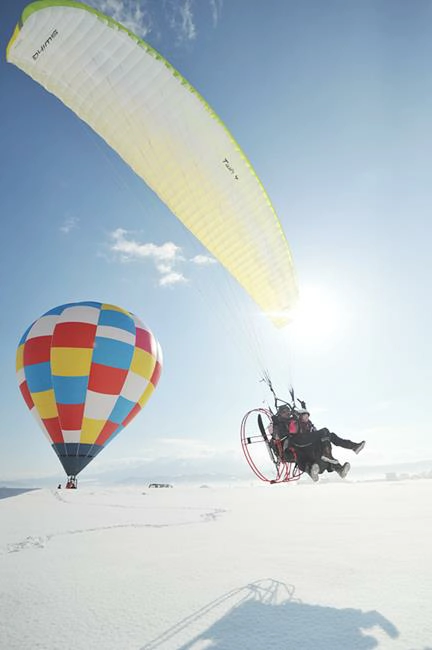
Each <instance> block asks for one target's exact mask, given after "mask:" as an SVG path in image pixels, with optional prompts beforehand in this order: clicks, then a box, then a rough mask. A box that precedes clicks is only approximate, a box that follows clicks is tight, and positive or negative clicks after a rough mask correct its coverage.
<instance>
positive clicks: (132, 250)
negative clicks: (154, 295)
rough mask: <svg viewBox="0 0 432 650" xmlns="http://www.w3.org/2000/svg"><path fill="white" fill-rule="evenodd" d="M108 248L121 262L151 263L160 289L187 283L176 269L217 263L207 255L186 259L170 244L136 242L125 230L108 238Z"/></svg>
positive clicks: (176, 247) (178, 248)
mask: <svg viewBox="0 0 432 650" xmlns="http://www.w3.org/2000/svg"><path fill="white" fill-rule="evenodd" d="M108 248H109V250H110V251H111V253H113V254H114V255H115V256H116V258H117V259H119V260H120V261H121V262H142V261H145V260H150V261H151V262H152V263H153V265H154V267H155V269H156V271H157V272H158V274H159V281H158V284H159V286H161V287H170V286H173V285H175V284H184V283H186V282H189V280H188V278H187V277H186V276H185V275H184V273H183V271H182V270H179V266H183V267H184V266H185V265H187V264H193V265H194V266H198V267H205V266H210V265H212V264H217V260H215V259H214V257H211V256H210V255H203V254H199V255H195V256H194V257H191V258H189V259H188V258H186V257H185V256H184V254H183V251H182V249H181V248H180V246H177V244H174V242H171V241H170V242H165V243H163V244H155V243H153V242H142V241H139V240H138V239H137V238H136V236H135V235H134V234H133V233H131V232H128V231H127V230H125V229H124V228H117V229H116V230H114V231H113V232H111V233H110V234H109V243H108Z"/></svg>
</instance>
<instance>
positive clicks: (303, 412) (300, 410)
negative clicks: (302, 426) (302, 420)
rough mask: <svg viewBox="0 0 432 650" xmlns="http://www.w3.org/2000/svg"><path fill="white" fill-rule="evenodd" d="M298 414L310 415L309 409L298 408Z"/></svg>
mask: <svg viewBox="0 0 432 650" xmlns="http://www.w3.org/2000/svg"><path fill="white" fill-rule="evenodd" d="M296 413H297V415H306V414H307V415H310V413H309V411H308V410H307V409H297V410H296Z"/></svg>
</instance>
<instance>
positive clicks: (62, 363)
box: [16, 302, 162, 475]
mask: <svg viewBox="0 0 432 650" xmlns="http://www.w3.org/2000/svg"><path fill="white" fill-rule="evenodd" d="M161 369H162V351H161V348H160V345H159V343H158V342H157V340H156V339H155V337H154V336H153V334H152V332H151V331H150V330H149V329H148V328H147V327H146V326H145V325H144V324H143V323H142V322H141V321H140V320H139V318H137V317H136V316H135V315H134V314H131V313H130V312H128V311H125V310H124V309H121V308H120V307H116V306H114V305H109V304H104V303H100V302H76V303H70V304H66V305H61V306H59V307H55V308H54V309H51V310H50V311H48V312H47V313H46V314H44V315H43V316H41V317H40V318H39V319H38V320H36V321H35V322H34V323H33V324H32V325H31V326H30V327H29V328H28V329H27V331H26V332H25V333H24V335H23V336H22V338H21V340H20V342H19V345H18V350H17V356H16V370H17V376H18V383H19V387H20V390H21V394H22V396H23V398H24V400H25V402H26V404H27V406H28V408H29V409H30V410H31V412H32V414H33V415H34V416H35V418H36V419H37V421H38V422H39V424H40V426H41V427H42V429H43V431H44V433H45V434H46V436H47V438H48V440H49V441H50V443H51V445H52V447H53V449H54V451H55V453H56V454H57V456H58V457H59V460H60V462H61V464H62V465H63V468H64V470H65V472H66V474H68V475H77V474H78V473H79V472H80V471H81V470H82V469H83V468H84V467H86V465H88V463H89V462H90V461H91V460H92V459H93V458H94V457H95V456H96V455H97V454H98V453H100V451H102V449H103V448H104V447H105V446H106V445H107V444H108V442H110V441H111V440H112V439H113V438H114V437H115V436H117V435H118V434H119V433H120V431H122V429H124V427H125V426H127V425H128V424H129V422H130V421H131V420H132V419H133V418H134V417H135V416H136V415H137V414H138V413H139V412H140V410H141V409H142V408H143V406H144V405H145V403H146V402H147V400H148V399H149V397H150V395H151V394H152V393H153V391H154V389H155V388H156V385H157V383H158V381H159V377H160V374H161Z"/></svg>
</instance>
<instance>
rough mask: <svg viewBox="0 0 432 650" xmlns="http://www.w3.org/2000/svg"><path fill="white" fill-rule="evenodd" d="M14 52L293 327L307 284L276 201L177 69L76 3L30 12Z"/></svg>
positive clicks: (64, 0)
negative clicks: (298, 273)
mask: <svg viewBox="0 0 432 650" xmlns="http://www.w3.org/2000/svg"><path fill="white" fill-rule="evenodd" d="M6 56H7V60H8V61H9V62H10V63H13V64H14V65H16V66H18V67H19V68H21V69H22V70H23V71H24V72H26V73H27V74H28V75H30V76H31V77H32V78H33V79H34V80H35V81H37V82H39V83H40V84H42V86H44V87H45V88H46V89H47V90H48V91H49V92H51V93H53V94H54V95H55V96H56V97H58V98H59V99H60V100H61V101H62V102H63V103H64V104H65V105H66V106H68V107H69V108H70V109H71V110H72V111H74V112H75V113H76V114H77V115H78V116H79V117H80V118H81V119H82V120H83V121H84V122H86V123H87V124H88V125H90V126H91V127H92V128H93V129H94V131H95V132H96V133H98V134H99V135H100V136H101V137H102V138H103V139H104V140H105V141H106V142H107V143H108V144H109V145H110V146H111V147H112V149H114V151H116V152H117V153H118V154H119V155H120V156H121V157H122V158H123V160H124V161H125V162H126V163H127V164H128V165H129V166H130V167H131V168H132V169H133V170H134V171H135V172H136V173H137V174H138V176H140V177H141V178H142V179H143V180H144V181H145V182H146V183H147V184H148V185H149V187H151V188H152V189H153V190H154V192H155V193H156V194H157V195H158V196H159V198H160V199H161V200H162V201H163V202H164V203H165V204H166V205H167V206H168V207H169V208H170V210H171V211H172V212H173V213H174V214H175V215H176V216H177V218H178V219H180V221H181V222H182V223H183V224H184V225H185V226H186V228H188V229H189V230H190V231H191V232H192V233H193V234H194V235H195V236H196V237H197V239H198V240H199V241H200V242H201V243H202V244H203V245H204V246H205V247H206V248H207V249H208V250H209V251H210V253H212V255H214V257H215V258H216V259H217V260H218V261H219V262H220V263H221V264H222V265H223V266H224V267H225V268H226V269H227V270H228V271H229V272H230V273H231V275H232V276H233V277H234V278H236V280H237V281H238V282H239V284H240V285H241V286H242V287H243V288H244V289H245V290H246V292H247V293H248V294H249V295H250V296H251V297H252V299H253V300H254V301H255V302H256V303H257V304H258V305H259V307H260V308H261V309H262V310H263V311H264V312H266V313H267V314H268V316H269V317H270V319H271V320H272V321H273V322H274V323H275V324H276V325H277V326H282V325H284V324H286V323H287V322H288V321H289V320H290V318H291V315H290V312H291V310H292V308H293V307H294V306H295V304H296V300H297V293H298V291H297V282H296V278H295V272H294V265H293V261H292V257H291V252H290V250H289V247H288V243H287V240H286V238H285V234H284V231H283V229H282V226H281V223H280V221H279V219H278V217H277V215H276V213H275V211H274V209H273V206H272V204H271V201H270V199H269V197H268V195H267V193H266V191H265V189H264V187H263V185H262V184H261V182H260V180H259V178H258V176H257V175H256V173H255V171H254V169H253V167H252V165H251V163H250V162H249V160H248V159H247V157H246V155H245V154H244V152H243V151H242V150H241V148H240V146H239V144H238V143H237V142H236V141H235V139H234V138H233V136H232V135H231V133H230V132H229V131H228V129H227V128H226V127H225V125H224V124H223V122H222V120H221V119H220V118H219V117H218V115H217V114H216V113H215V112H214V111H213V109H212V108H211V107H210V106H209V104H208V103H207V102H206V101H205V100H204V99H203V98H202V97H201V95H200V94H199V93H198V92H197V91H196V90H195V88H193V87H192V86H191V85H190V84H189V83H188V82H187V81H186V79H185V78H184V77H183V76H182V75H181V74H180V73H179V72H178V71H177V70H175V69H174V68H173V67H172V66H171V65H170V64H169V63H168V61H166V60H165V59H164V58H163V57H162V56H161V55H160V54H159V53H158V52H156V51H155V50H154V49H153V48H152V47H151V46H150V45H149V44H148V43H146V42H145V41H143V40H141V39H139V38H138V37H137V36H135V35H134V34H132V33H131V32H130V31H129V30H127V29H126V28H125V27H123V26H122V25H120V24H119V23H117V22H115V21H114V20H112V19H111V18H109V17H107V16H105V15H103V14H102V13H100V12H98V11H97V10H95V9H94V8H92V7H88V6H86V5H84V4H81V3H79V2H74V1H73V0H41V1H40V2H34V3H32V4H30V5H28V6H27V7H26V8H25V9H24V12H23V14H22V17H21V21H20V23H19V24H18V25H17V27H16V29H15V32H14V34H13V36H12V38H11V40H10V42H9V45H8V48H7V54H6ZM252 72H253V71H252V69H251V70H250V71H249V72H247V71H246V74H249V73H252ZM257 89H258V90H259V84H257ZM251 110H253V107H251ZM257 128H259V123H257Z"/></svg>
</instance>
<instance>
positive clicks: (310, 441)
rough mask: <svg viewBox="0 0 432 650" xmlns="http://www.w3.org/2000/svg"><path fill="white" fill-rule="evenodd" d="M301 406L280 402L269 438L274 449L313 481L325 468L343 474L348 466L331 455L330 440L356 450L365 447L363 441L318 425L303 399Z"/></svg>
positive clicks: (341, 475)
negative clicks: (294, 406)
mask: <svg viewBox="0 0 432 650" xmlns="http://www.w3.org/2000/svg"><path fill="white" fill-rule="evenodd" d="M301 405H302V408H301V409H295V408H293V407H290V406H288V405H287V404H283V405H282V406H280V407H279V408H278V410H277V412H276V415H274V416H273V418H272V423H273V428H272V438H273V439H274V449H276V450H278V451H279V455H281V454H282V459H283V460H284V461H286V462H296V463H297V465H298V467H299V469H300V470H301V471H303V472H306V473H307V474H309V476H310V477H311V479H312V480H313V481H318V478H319V474H322V473H323V472H324V471H327V472H336V473H337V474H339V476H340V477H341V478H345V477H346V475H347V474H348V472H349V470H350V468H351V466H350V464H349V463H344V464H343V465H342V464H341V463H340V462H339V461H338V460H337V459H336V458H334V457H333V454H332V444H334V445H336V446H339V447H344V448H345V449H351V450H352V451H354V452H355V453H356V454H358V453H360V451H361V450H362V449H363V448H364V446H365V444H366V442H365V441H364V440H363V441H362V442H358V443H356V442H353V441H352V440H346V439H344V438H340V437H339V436H337V435H336V434H335V433H332V432H330V431H329V430H328V429H326V428H324V429H319V430H318V429H317V428H316V427H315V425H314V424H313V423H312V422H311V420H310V419H309V417H310V413H309V411H308V410H307V409H306V405H305V403H304V402H301Z"/></svg>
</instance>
